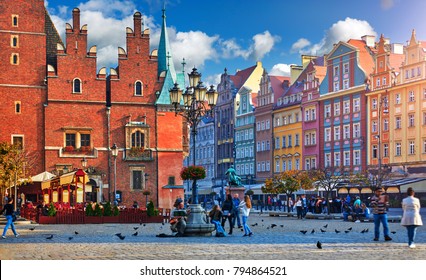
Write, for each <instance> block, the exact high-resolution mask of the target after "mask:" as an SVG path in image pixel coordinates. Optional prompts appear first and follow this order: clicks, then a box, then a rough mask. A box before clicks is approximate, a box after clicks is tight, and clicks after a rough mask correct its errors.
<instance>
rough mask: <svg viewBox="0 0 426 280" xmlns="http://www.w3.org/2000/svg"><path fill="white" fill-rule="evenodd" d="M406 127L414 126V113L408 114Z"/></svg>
mask: <svg viewBox="0 0 426 280" xmlns="http://www.w3.org/2000/svg"><path fill="white" fill-rule="evenodd" d="M408 127H414V114H409V115H408Z"/></svg>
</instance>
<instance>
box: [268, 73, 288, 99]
mask: <svg viewBox="0 0 426 280" xmlns="http://www.w3.org/2000/svg"><path fill="white" fill-rule="evenodd" d="M269 80H270V81H271V87H272V90H273V91H274V100H277V99H278V98H279V97H280V96H281V95H282V94H283V93H284V91H285V90H286V89H284V86H283V83H284V81H288V82H289V84H290V77H284V76H269Z"/></svg>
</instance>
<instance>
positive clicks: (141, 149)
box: [129, 147, 145, 157]
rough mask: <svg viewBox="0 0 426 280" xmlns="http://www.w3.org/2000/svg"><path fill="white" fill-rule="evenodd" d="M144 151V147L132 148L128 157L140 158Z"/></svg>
mask: <svg viewBox="0 0 426 280" xmlns="http://www.w3.org/2000/svg"><path fill="white" fill-rule="evenodd" d="M144 151H145V147H132V148H130V150H129V156H131V157H141V156H142V155H143V153H144Z"/></svg>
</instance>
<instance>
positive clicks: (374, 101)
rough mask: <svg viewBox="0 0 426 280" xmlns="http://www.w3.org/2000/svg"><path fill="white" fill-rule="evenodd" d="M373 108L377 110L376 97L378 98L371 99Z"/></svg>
mask: <svg viewBox="0 0 426 280" xmlns="http://www.w3.org/2000/svg"><path fill="white" fill-rule="evenodd" d="M371 108H372V109H373V110H376V109H377V99H376V98H373V99H372V100H371Z"/></svg>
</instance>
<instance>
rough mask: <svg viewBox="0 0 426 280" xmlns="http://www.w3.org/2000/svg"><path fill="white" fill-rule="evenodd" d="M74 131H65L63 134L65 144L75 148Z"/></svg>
mask: <svg viewBox="0 0 426 280" xmlns="http://www.w3.org/2000/svg"><path fill="white" fill-rule="evenodd" d="M75 136H76V135H75V133H66V134H65V146H67V147H73V148H76V145H75V138H76V137H75Z"/></svg>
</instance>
